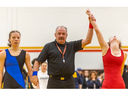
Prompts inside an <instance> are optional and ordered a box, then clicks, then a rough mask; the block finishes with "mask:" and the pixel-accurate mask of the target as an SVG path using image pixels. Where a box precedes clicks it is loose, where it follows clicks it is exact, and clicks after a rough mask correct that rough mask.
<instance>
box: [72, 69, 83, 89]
mask: <svg viewBox="0 0 128 96" xmlns="http://www.w3.org/2000/svg"><path fill="white" fill-rule="evenodd" d="M73 78H74V81H75V89H82V78H81V76H80V74H79V73H78V72H77V71H75V72H74V74H73Z"/></svg>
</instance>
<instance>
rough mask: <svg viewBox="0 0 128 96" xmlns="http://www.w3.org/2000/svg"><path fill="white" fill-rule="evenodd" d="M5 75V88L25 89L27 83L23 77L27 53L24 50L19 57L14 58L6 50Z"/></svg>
mask: <svg viewBox="0 0 128 96" xmlns="http://www.w3.org/2000/svg"><path fill="white" fill-rule="evenodd" d="M5 51H6V59H5V64H4V66H5V74H4V77H3V83H4V85H3V88H15V89H16V88H25V82H24V78H23V75H22V69H23V65H24V63H25V56H26V51H24V50H22V51H21V53H20V54H19V55H18V56H12V55H11V54H10V53H9V50H8V49H6V50H5Z"/></svg>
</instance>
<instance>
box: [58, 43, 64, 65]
mask: <svg viewBox="0 0 128 96" xmlns="http://www.w3.org/2000/svg"><path fill="white" fill-rule="evenodd" d="M56 46H57V48H58V50H59V51H60V53H61V54H62V58H63V63H65V59H64V54H65V52H66V45H65V47H64V51H63V53H62V51H61V49H60V47H59V46H58V44H57V43H56Z"/></svg>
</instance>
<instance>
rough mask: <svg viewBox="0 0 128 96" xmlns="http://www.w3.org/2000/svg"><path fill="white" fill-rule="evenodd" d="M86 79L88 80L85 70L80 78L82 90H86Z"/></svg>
mask: <svg viewBox="0 0 128 96" xmlns="http://www.w3.org/2000/svg"><path fill="white" fill-rule="evenodd" d="M88 78H89V71H88V70H85V71H84V77H82V81H83V83H82V89H87V84H86V82H87V81H88Z"/></svg>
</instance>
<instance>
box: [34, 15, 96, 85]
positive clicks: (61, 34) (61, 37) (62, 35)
mask: <svg viewBox="0 0 128 96" xmlns="http://www.w3.org/2000/svg"><path fill="white" fill-rule="evenodd" d="M92 20H94V21H96V19H95V18H94V17H92ZM89 22H90V18H89ZM54 35H55V38H56V41H57V42H58V43H59V44H65V42H66V39H67V36H68V34H67V31H66V29H65V28H64V27H62V26H60V27H58V29H57V30H56V32H55V34H54ZM92 36H93V29H91V28H88V32H87V36H86V38H85V39H83V40H82V44H81V45H82V46H81V48H84V47H85V46H86V45H88V44H90V43H91V40H92ZM40 64H41V62H37V61H35V63H34V67H33V70H34V71H38V69H39V66H40ZM32 78H33V79H32V80H33V84H34V85H35V86H36V85H37V82H38V78H37V76H32Z"/></svg>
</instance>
